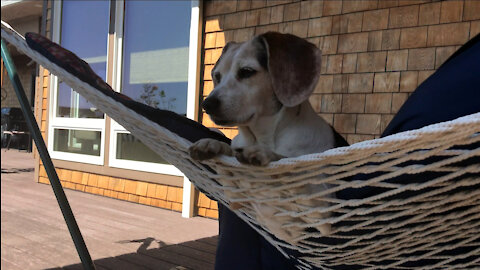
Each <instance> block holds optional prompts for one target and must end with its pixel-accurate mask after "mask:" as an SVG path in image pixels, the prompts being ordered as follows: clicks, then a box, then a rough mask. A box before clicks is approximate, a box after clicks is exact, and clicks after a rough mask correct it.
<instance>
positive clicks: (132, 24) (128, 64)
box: [122, 1, 191, 115]
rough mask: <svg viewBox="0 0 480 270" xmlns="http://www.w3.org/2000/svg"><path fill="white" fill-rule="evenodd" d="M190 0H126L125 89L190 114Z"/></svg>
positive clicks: (144, 99)
mask: <svg viewBox="0 0 480 270" xmlns="http://www.w3.org/2000/svg"><path fill="white" fill-rule="evenodd" d="M190 12H191V3H190V1H126V3H125V24H124V46H123V48H124V51H123V70H122V92H123V93H124V94H126V95H128V96H130V97H131V98H133V99H135V100H137V101H140V102H142V103H145V104H147V105H150V106H152V107H156V108H160V109H165V110H171V111H174V112H176V113H178V114H181V115H186V107H187V80H188V78H187V77H188V45H189V38H190Z"/></svg>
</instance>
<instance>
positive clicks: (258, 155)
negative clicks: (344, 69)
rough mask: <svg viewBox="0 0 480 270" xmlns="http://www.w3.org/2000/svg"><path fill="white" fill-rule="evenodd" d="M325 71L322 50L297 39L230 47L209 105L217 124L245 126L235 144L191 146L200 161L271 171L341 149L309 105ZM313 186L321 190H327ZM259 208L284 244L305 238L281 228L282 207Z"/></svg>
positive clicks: (277, 37)
mask: <svg viewBox="0 0 480 270" xmlns="http://www.w3.org/2000/svg"><path fill="white" fill-rule="evenodd" d="M320 66H321V51H320V50H319V49H318V48H316V47H315V46H314V45H313V44H311V43H309V42H307V41H305V40H304V39H301V38H298V37H296V36H293V35H287V34H280V33H273V32H269V33H266V34H263V35H260V36H257V37H255V38H254V39H252V40H250V41H247V42H243V43H229V44H227V46H226V47H225V48H224V50H223V52H222V55H221V57H220V59H219V60H218V62H217V63H216V65H215V67H214V69H213V70H212V78H213V82H214V85H215V87H214V90H213V91H212V92H211V93H210V95H209V96H208V97H207V98H206V99H205V101H204V103H203V107H204V109H205V110H206V112H207V114H209V116H210V118H211V119H212V120H213V121H214V122H215V123H216V124H218V125H223V126H237V127H238V131H239V133H238V135H237V136H236V137H235V138H234V139H233V141H232V143H231V146H230V145H228V144H226V143H223V142H219V141H216V140H212V139H202V140H200V141H198V142H196V143H195V144H194V145H193V146H192V147H191V148H190V155H191V156H192V158H194V159H197V160H203V159H208V158H212V157H215V156H217V155H222V154H225V155H234V156H235V157H236V158H237V159H238V160H239V161H240V162H242V163H245V164H250V165H256V166H265V165H267V164H268V163H270V162H271V161H276V160H279V159H281V158H283V157H296V156H300V155H305V154H310V153H319V152H323V151H325V150H327V149H330V148H333V147H335V146H336V141H335V140H336V136H335V132H334V130H333V129H332V128H331V126H330V125H329V124H328V123H327V122H325V120H323V119H322V118H321V117H319V116H318V115H317V114H316V113H315V111H314V110H313V108H312V106H311V104H310V102H309V101H308V98H309V96H310V94H311V93H312V92H313V90H314V88H315V86H316V84H317V82H318V77H319V75H320ZM308 188H311V189H312V192H317V191H319V190H321V189H324V188H327V186H325V185H323V186H318V185H310V186H308ZM305 204H308V205H310V206H312V204H313V205H314V206H318V204H325V203H323V202H319V201H315V202H310V203H309V202H305ZM256 208H257V212H258V215H259V216H258V218H259V219H262V220H263V222H264V223H265V224H266V227H267V228H268V229H269V230H270V231H271V232H272V233H274V234H275V235H276V236H277V237H278V238H280V239H282V240H285V241H291V240H292V239H293V238H295V237H298V235H296V234H294V233H291V232H288V231H285V230H284V229H282V228H281V224H280V222H285V217H284V218H282V219H280V218H277V217H274V216H273V215H274V214H275V209H274V208H272V207H267V206H262V207H260V206H259V207H256ZM317 216H318V215H317ZM324 217H326V215H324ZM318 230H319V231H320V232H321V233H322V234H324V235H326V234H328V233H329V231H330V225H329V224H324V225H322V226H319V228H318Z"/></svg>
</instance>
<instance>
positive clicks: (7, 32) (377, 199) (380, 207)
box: [2, 21, 480, 269]
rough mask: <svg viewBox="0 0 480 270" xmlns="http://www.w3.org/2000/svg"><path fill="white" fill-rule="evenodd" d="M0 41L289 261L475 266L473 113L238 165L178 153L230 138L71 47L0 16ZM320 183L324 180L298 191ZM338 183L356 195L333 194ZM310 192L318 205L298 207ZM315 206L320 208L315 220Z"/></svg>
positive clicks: (477, 117)
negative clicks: (97, 69)
mask: <svg viewBox="0 0 480 270" xmlns="http://www.w3.org/2000/svg"><path fill="white" fill-rule="evenodd" d="M2 38H3V39H6V40H7V41H8V42H9V43H10V44H12V45H14V46H15V47H16V48H17V49H18V50H19V51H21V52H23V53H25V54H26V55H28V56H29V57H30V58H32V59H33V60H34V61H36V62H37V63H39V64H41V65H42V66H44V67H45V68H46V69H48V70H49V71H50V72H51V73H52V74H55V75H56V76H58V77H59V78H60V79H61V80H63V81H64V82H66V83H67V84H69V85H70V86H72V87H73V88H74V89H75V91H77V92H78V93H80V94H81V95H82V96H84V97H86V98H87V99H88V100H89V101H90V102H91V103H93V104H94V105H95V106H96V107H97V108H99V109H100V110H101V111H103V112H104V113H106V114H108V115H109V116H110V117H112V118H113V119H115V121H117V122H118V123H120V124H121V125H122V126H124V127H125V128H126V129H127V130H129V131H130V132H131V133H132V134H133V135H134V136H135V137H136V138H138V139H139V140H141V141H142V142H143V143H144V144H145V145H147V146H149V147H150V148H151V149H152V150H153V151H155V152H156V153H158V154H159V155H161V156H162V157H163V158H165V159H166V160H167V161H168V162H170V163H171V164H173V165H174V166H176V167H177V168H178V169H180V170H181V171H182V172H183V173H184V174H185V175H186V176H187V177H188V178H189V179H190V180H191V181H192V182H193V183H194V184H195V186H196V187H197V188H199V189H200V190H201V191H202V192H204V193H206V194H207V196H209V197H211V198H213V199H215V200H217V201H218V202H219V203H222V204H224V205H225V206H227V207H230V208H231V209H232V211H234V212H235V213H236V214H237V215H238V216H239V217H240V218H241V219H242V220H244V221H245V222H247V223H248V224H249V225H250V226H251V227H252V228H254V229H255V230H256V231H257V232H258V233H259V234H261V235H262V236H263V237H264V238H265V239H266V240H267V241H268V242H269V243H271V244H272V245H273V246H275V247H276V248H277V249H278V250H279V251H280V252H281V253H282V254H284V255H285V256H287V257H292V258H294V259H296V260H297V262H298V266H297V267H298V268H299V269H311V268H312V266H315V267H318V268H320V269H360V268H362V269H414V268H415V269H417V268H418V267H419V265H420V266H421V268H422V269H439V268H440V269H447V268H448V269H465V268H472V267H473V268H475V267H478V266H479V265H480V256H479V254H480V176H479V175H480V163H479V162H478V160H479V157H480V147H479V142H480V113H475V114H471V115H468V116H464V117H460V118H458V119H455V120H453V121H448V122H443V123H439V124H434V125H430V126H427V127H424V128H421V129H417V130H412V131H407V132H402V133H398V134H395V135H392V136H388V137H384V138H380V139H375V140H369V141H363V142H360V143H356V144H353V145H351V146H349V147H341V148H336V149H331V150H328V151H325V152H323V153H319V154H311V155H305V156H300V157H296V158H286V159H282V160H279V161H276V162H273V163H271V164H270V165H268V166H267V167H253V166H245V165H242V164H240V163H239V162H238V161H237V160H236V159H235V158H233V157H227V156H221V157H218V158H215V159H212V160H207V161H203V162H198V161H195V160H192V159H191V158H190V156H189V154H188V147H189V146H190V145H191V144H192V142H195V141H196V140H198V139H200V138H206V137H210V138H215V139H218V140H222V141H226V142H228V141H229V140H228V139H227V138H226V137H222V136H219V135H218V134H217V133H215V132H211V131H209V130H208V129H206V128H205V127H203V126H201V125H200V124H198V123H196V122H194V121H191V120H188V119H185V118H183V117H180V116H177V115H175V114H173V113H170V112H167V111H162V110H158V109H154V108H150V107H148V106H146V105H143V104H139V103H138V102H135V101H133V100H130V99H129V98H128V97H125V96H123V95H121V94H119V93H116V92H114V91H113V90H111V88H110V87H109V86H108V85H107V84H106V83H105V82H103V81H102V80H101V79H99V77H98V76H96V77H95V76H93V75H91V76H85V74H84V73H90V71H91V70H89V67H88V64H86V63H84V62H83V61H82V60H80V59H78V60H76V61H78V62H79V63H77V62H71V61H70V60H71V59H70V60H68V61H65V62H59V61H58V58H62V57H67V58H68V57H70V58H71V57H72V56H71V55H70V54H72V53H71V52H68V51H58V50H59V48H61V47H59V46H58V45H55V44H54V45H51V44H49V45H48V46H54V48H51V47H48V46H44V47H42V46H40V47H39V46H37V45H38V44H42V43H44V42H45V41H44V40H42V38H41V37H39V36H38V35H34V34H27V41H26V40H25V38H23V37H22V36H21V35H19V34H18V33H16V32H15V31H14V30H13V29H12V28H11V27H9V26H8V25H7V24H5V23H4V22H3V21H2ZM27 42H28V44H27ZM55 46H56V47H55ZM40 52H42V53H40ZM56 57H58V58H57V59H54V58H56ZM84 65H86V66H87V67H85V66H84ZM67 70H68V71H67ZM92 76H93V77H92ZM152 114H154V115H155V116H152ZM471 146H473V148H471ZM359 175H363V176H359ZM322 183H328V184H329V185H330V186H331V188H329V189H328V190H324V191H321V192H318V193H315V194H312V193H308V192H304V191H303V188H304V187H305V186H306V185H309V184H322ZM348 191H359V193H361V194H363V195H362V196H360V197H356V198H348V196H344V195H341V194H347V193H348ZM329 194H336V196H328V195H329ZM315 200H319V201H322V202H327V203H328V205H327V206H322V207H320V206H316V205H317V204H315V203H313V204H312V203H309V202H314V201H315ZM234 205H235V207H233V206H234ZM264 207H269V208H270V209H274V210H275V214H274V216H273V217H272V219H273V220H275V221H278V222H281V223H280V224H279V225H280V226H281V227H282V228H283V229H284V230H285V231H286V232H288V233H291V234H292V235H295V236H296V237H295V239H293V240H292V239H290V240H289V242H285V241H282V240H281V239H279V238H277V237H276V236H274V235H273V234H271V233H270V231H269V229H268V226H267V225H266V224H265V223H263V222H262V221H261V220H262V219H260V218H259V217H260V216H261V215H262V213H259V212H258V211H257V209H264ZM324 213H330V216H329V217H326V218H325V217H323V218H322V217H321V216H322V215H320V214H324ZM327 223H328V224H331V225H332V232H331V233H330V234H329V235H328V236H324V235H321V234H320V233H319V231H318V230H317V229H315V228H317V227H318V226H320V225H323V224H327ZM292 254H294V255H292Z"/></svg>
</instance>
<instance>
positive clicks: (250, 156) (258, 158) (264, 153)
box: [234, 145, 284, 166]
mask: <svg viewBox="0 0 480 270" xmlns="http://www.w3.org/2000/svg"><path fill="white" fill-rule="evenodd" d="M234 150H235V157H236V158H237V159H238V161H240V162H241V163H245V164H249V165H255V166H266V165H268V163H270V162H272V161H277V160H279V159H282V158H284V157H283V156H281V155H279V154H277V153H275V152H273V151H272V150H270V149H268V148H266V147H263V146H260V145H250V146H246V147H242V148H235V149H234Z"/></svg>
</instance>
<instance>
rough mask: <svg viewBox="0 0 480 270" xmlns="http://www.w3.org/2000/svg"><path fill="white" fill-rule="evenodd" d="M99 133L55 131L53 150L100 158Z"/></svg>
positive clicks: (68, 130)
mask: <svg viewBox="0 0 480 270" xmlns="http://www.w3.org/2000/svg"><path fill="white" fill-rule="evenodd" d="M100 137H101V132H100V131H90V130H73V129H55V130H54V142H53V150H54V151H60V152H68V153H75V154H84V155H92V156H100V148H101V138H100Z"/></svg>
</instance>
